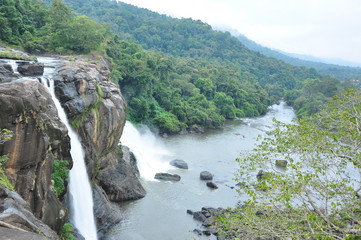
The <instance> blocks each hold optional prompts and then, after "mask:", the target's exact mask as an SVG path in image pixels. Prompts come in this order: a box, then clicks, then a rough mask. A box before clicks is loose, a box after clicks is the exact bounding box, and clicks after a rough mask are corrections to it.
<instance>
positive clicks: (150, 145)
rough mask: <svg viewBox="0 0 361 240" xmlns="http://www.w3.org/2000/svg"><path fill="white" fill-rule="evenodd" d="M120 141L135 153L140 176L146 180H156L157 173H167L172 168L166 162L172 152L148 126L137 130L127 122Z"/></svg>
mask: <svg viewBox="0 0 361 240" xmlns="http://www.w3.org/2000/svg"><path fill="white" fill-rule="evenodd" d="M120 141H121V144H122V145H124V146H127V147H129V149H130V150H131V151H132V152H133V153H134V155H135V157H136V158H137V162H138V168H139V172H140V176H141V177H142V178H144V179H145V180H154V176H155V174H156V173H159V172H166V171H167V170H169V169H170V168H171V167H170V165H169V162H168V161H166V157H167V156H170V155H171V154H170V152H169V151H167V150H166V149H165V147H163V146H162V144H161V142H160V141H158V140H157V138H156V137H155V135H154V134H153V133H152V132H151V131H150V130H149V128H147V127H146V126H142V128H139V129H137V128H136V127H135V126H134V125H133V124H132V123H131V122H129V121H127V122H126V123H125V127H124V130H123V134H122V137H121V139H120Z"/></svg>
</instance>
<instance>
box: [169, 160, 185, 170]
mask: <svg viewBox="0 0 361 240" xmlns="http://www.w3.org/2000/svg"><path fill="white" fill-rule="evenodd" d="M169 164H170V165H172V166H174V167H177V168H180V169H188V164H187V163H186V162H185V161H184V160H180V159H175V160H173V161H170V162H169Z"/></svg>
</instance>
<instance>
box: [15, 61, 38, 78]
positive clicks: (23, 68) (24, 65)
mask: <svg viewBox="0 0 361 240" xmlns="http://www.w3.org/2000/svg"><path fill="white" fill-rule="evenodd" d="M18 64H19V66H18V71H19V73H21V74H22V75H24V76H41V75H43V73H44V64H43V63H38V62H18Z"/></svg>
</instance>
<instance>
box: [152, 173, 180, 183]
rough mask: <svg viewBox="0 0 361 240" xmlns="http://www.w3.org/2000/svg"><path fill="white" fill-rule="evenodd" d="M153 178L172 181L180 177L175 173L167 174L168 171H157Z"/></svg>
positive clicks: (178, 179)
mask: <svg viewBox="0 0 361 240" xmlns="http://www.w3.org/2000/svg"><path fill="white" fill-rule="evenodd" d="M154 178H155V179H158V180H163V181H173V182H178V181H180V180H181V177H180V176H179V175H177V174H169V173H157V174H155V176H154Z"/></svg>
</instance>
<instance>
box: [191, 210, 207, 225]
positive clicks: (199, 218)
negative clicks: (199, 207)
mask: <svg viewBox="0 0 361 240" xmlns="http://www.w3.org/2000/svg"><path fill="white" fill-rule="evenodd" d="M193 218H194V219H195V220H197V221H200V222H204V221H205V220H206V219H207V217H206V216H204V213H203V212H202V211H199V212H194V213H193Z"/></svg>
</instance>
